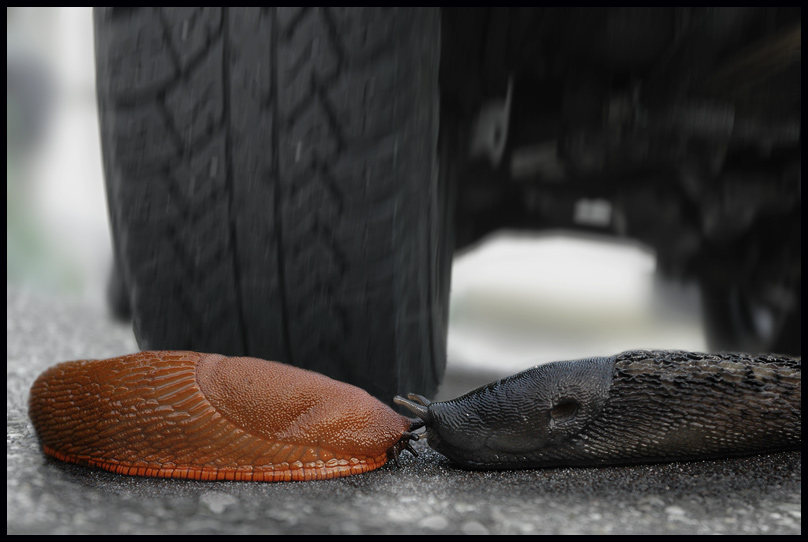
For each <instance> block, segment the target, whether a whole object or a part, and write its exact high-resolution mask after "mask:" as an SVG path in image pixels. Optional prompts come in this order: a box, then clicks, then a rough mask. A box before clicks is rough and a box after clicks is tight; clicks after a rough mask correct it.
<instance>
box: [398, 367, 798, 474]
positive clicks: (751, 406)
mask: <svg viewBox="0 0 808 542" xmlns="http://www.w3.org/2000/svg"><path fill="white" fill-rule="evenodd" d="M800 364H801V361H800V360H799V359H793V358H788V357H785V356H775V355H759V356H752V355H749V354H702V353H696V352H678V351H631V352H625V353H623V354H620V355H617V356H613V357H611V358H591V359H584V360H577V361H565V362H556V363H551V364H547V365H541V366H537V367H534V368H532V369H528V370H526V371H523V372H521V373H518V374H516V375H513V376H510V377H508V378H503V379H501V380H498V381H496V382H492V383H491V384H488V385H486V386H482V387H480V388H478V389H476V390H474V391H472V392H469V393H467V394H466V395H464V396H462V397H458V398H457V399H453V400H451V401H445V402H432V403H430V402H429V401H427V400H420V399H417V398H416V397H417V396H414V395H412V394H411V395H409V397H410V400H407V399H403V398H401V397H396V399H395V402H396V403H398V404H400V405H403V406H405V407H406V408H408V409H409V410H411V411H412V412H413V413H414V414H415V415H417V416H418V418H420V419H422V420H423V421H424V424H425V425H426V427H427V432H426V435H427V441H428V443H429V445H430V447H432V448H433V449H435V450H436V451H438V452H440V453H442V454H444V455H446V456H447V457H449V458H450V459H451V460H453V461H454V462H456V463H458V464H459V465H461V466H463V467H467V468H479V469H498V468H533V467H551V466H568V465H581V466H595V465H614V464H624V463H641V462H659V461H676V460H689V459H707V458H718V457H728V456H738V455H749V454H755V453H765V452H773V451H781V450H791V449H800V446H801V378H800Z"/></svg>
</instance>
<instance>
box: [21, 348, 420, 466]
mask: <svg viewBox="0 0 808 542" xmlns="http://www.w3.org/2000/svg"><path fill="white" fill-rule="evenodd" d="M29 413H30V417H31V420H32V422H33V424H34V428H35V429H36V431H37V433H38V434H39V437H40V439H41V441H42V445H43V448H44V451H45V453H47V454H49V455H52V456H54V457H56V458H58V459H61V460H63V461H69V462H72V463H78V464H82V465H88V466H92V467H100V468H103V469H106V470H109V471H113V472H117V473H122V474H130V475H138V476H158V477H171V478H192V479H197V480H254V481H266V482H271V481H288V480H314V479H325V478H336V477H340V476H348V475H351V474H358V473H362V472H367V471H371V470H373V469H376V468H378V467H380V466H382V465H384V464H385V463H386V462H387V461H388V458H390V457H392V456H394V454H396V453H397V452H398V451H399V450H401V449H403V448H408V442H409V433H408V430H409V429H410V425H411V420H409V419H408V418H406V417H404V416H401V415H399V414H397V413H395V412H394V411H393V410H392V409H390V408H389V407H387V406H386V405H384V404H382V403H381V402H380V401H378V400H376V399H375V398H373V397H371V396H370V395H369V394H368V393H366V392H365V391H364V390H361V389H359V388H357V387H354V386H351V385H348V384H344V383H342V382H337V381H335V380H332V379H330V378H327V377H325V376H323V375H320V374H318V373H314V372H311V371H306V370H303V369H298V368H295V367H291V366H289V365H285V364H282V363H276V362H271V361H265V360H261V359H256V358H229V357H225V356H221V355H215V354H200V353H196V352H171V351H165V352H140V353H137V354H132V355H128V356H122V357H118V358H112V359H107V360H94V361H73V362H67V363H62V364H59V365H57V366H55V367H52V368H51V369H49V370H47V371H46V372H44V373H43V374H42V375H40V377H39V378H38V379H37V380H36V382H35V383H34V385H33V387H32V388H31V397H30V402H29Z"/></svg>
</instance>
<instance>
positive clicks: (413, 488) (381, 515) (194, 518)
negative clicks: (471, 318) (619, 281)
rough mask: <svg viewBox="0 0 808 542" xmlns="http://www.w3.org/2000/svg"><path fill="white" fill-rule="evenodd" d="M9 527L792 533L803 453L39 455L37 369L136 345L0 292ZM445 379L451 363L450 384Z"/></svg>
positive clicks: (99, 316) (121, 331)
mask: <svg viewBox="0 0 808 542" xmlns="http://www.w3.org/2000/svg"><path fill="white" fill-rule="evenodd" d="M7 339H8V343H7V366H6V378H7V380H6V382H7V383H6V385H7V388H6V389H7V403H6V407H7V441H6V442H7V469H8V470H7V508H6V510H7V533H8V534H34V533H63V534H78V533H82V534H112V533H148V534H169V533H177V534H180V533H222V534H224V533H240V534H241V533H243V534H258V533H266V534H276V533H277V534H317V533H325V534H373V533H382V534H384V533H389V534H409V533H412V534H430V533H431V534H484V533H491V534H800V533H801V530H802V528H801V504H802V498H801V479H802V474H801V472H802V469H801V465H802V458H801V453H800V452H788V453H778V454H770V455H762V456H755V457H748V458H740V459H728V460H720V461H696V462H687V463H668V464H655V465H639V466H629V467H612V468H597V469H596V468H574V469H573V468H561V469H542V470H523V471H499V472H472V471H464V470H460V469H458V468H456V467H454V466H452V464H451V463H450V462H449V461H448V460H447V459H445V458H444V457H442V456H440V455H439V454H437V453H435V452H433V451H432V450H431V449H429V448H428V447H427V446H426V443H425V442H423V441H421V442H417V443H415V448H416V450H417V451H418V452H419V454H420V455H419V457H417V458H415V457H412V456H410V455H409V454H406V453H405V454H404V456H403V458H402V460H401V467H400V468H398V467H396V466H395V465H394V464H392V463H391V464H388V465H386V466H384V467H382V468H381V469H379V470H377V471H374V472H371V473H367V474H364V475H359V476H351V477H348V478H341V479H336V480H327V481H322V482H298V483H277V484H262V483H244V482H195V481H184V480H163V479H152V478H136V477H128V476H119V475H115V474H112V473H109V472H105V471H100V470H93V469H88V468H84V467H79V466H75V465H69V464H65V463H62V462H59V461H56V460H53V459H50V458H47V457H45V456H44V455H43V454H42V452H41V450H40V446H39V442H38V440H37V437H36V434H35V433H34V431H33V427H32V426H31V422H30V420H29V419H28V414H27V402H28V389H29V387H30V386H31V384H32V382H33V381H34V379H35V378H36V376H37V375H38V374H39V373H40V372H42V371H43V370H44V369H46V368H47V367H49V366H51V365H53V364H55V363H57V362H60V361H65V360H70V359H81V358H84V359H91V358H106V357H112V356H117V355H121V354H125V353H129V352H133V351H135V350H136V349H137V345H136V343H135V340H134V337H133V336H132V333H131V330H130V329H129V327H128V326H126V325H123V324H117V323H115V322H112V321H111V320H110V319H109V318H108V317H107V316H106V315H105V314H103V313H99V312H97V311H94V310H90V309H89V308H88V307H86V306H82V305H79V304H71V303H68V302H60V301H54V300H53V299H49V298H44V297H40V296H38V295H35V294H30V293H26V292H23V291H20V290H17V289H15V288H14V287H12V286H9V287H8V289H7ZM452 378H455V376H454V373H453V372H451V371H450V372H449V373H448V374H447V379H452Z"/></svg>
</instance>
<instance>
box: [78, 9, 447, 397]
mask: <svg viewBox="0 0 808 542" xmlns="http://www.w3.org/2000/svg"><path fill="white" fill-rule="evenodd" d="M94 17H95V31H96V64H97V66H96V67H97V85H98V102H99V113H100V125H101V138H102V147H103V155H104V166H105V173H106V183H107V197H108V202H109V212H110V218H111V227H112V232H113V238H114V241H115V251H116V255H117V258H118V261H119V262H120V265H121V271H122V273H123V282H124V283H125V284H126V285H127V289H128V293H129V301H130V302H131V307H132V315H133V325H134V329H135V334H136V336H137V338H138V342H139V345H140V347H141V348H143V349H189V350H196V351H202V352H215V353H220V354H225V355H239V356H241V355H250V356H256V357H261V358H266V359H274V360H279V361H284V362H287V363H291V364H293V365H297V366H300V367H305V368H307V369H312V370H315V371H319V372H322V373H324V374H326V375H328V376H330V377H332V378H335V379H338V380H341V381H344V382H349V383H352V384H355V385H358V386H360V387H362V388H365V389H366V390H368V391H369V392H370V393H371V394H373V395H375V396H377V397H379V398H380V399H381V400H383V401H384V402H386V403H390V402H391V399H392V397H393V395H395V394H400V393H404V392H410V391H412V390H419V391H420V392H423V393H426V394H427V395H429V394H431V393H432V392H433V391H434V390H435V388H436V387H437V384H438V383H439V382H440V379H441V377H442V375H443V371H444V367H445V339H446V308H447V307H448V281H447V277H448V273H449V272H450V271H449V269H448V267H450V265H449V266H447V265H446V264H445V263H443V264H442V263H441V262H442V261H443V262H445V260H446V258H445V257H441V255H440V254H439V252H440V251H443V250H446V247H445V246H444V245H445V243H441V242H440V238H441V231H440V230H441V228H442V227H443V224H444V221H443V220H442V219H441V217H440V216H439V215H440V213H441V212H442V211H441V209H442V208H443V205H442V204H441V202H440V201H439V200H440V198H441V197H443V196H442V194H443V192H444V191H440V190H439V189H438V176H437V162H436V153H437V150H436V147H437V138H438V113H439V112H438V109H439V103H438V64H439V59H440V15H439V13H438V11H437V10H433V9H401V10H396V9H351V10H347V9H330V8H324V9H319V8H303V9H286V8H263V9H258V8H254V9H237V8H225V9H202V8H181V9H168V8H162V9H145V8H142V9H140V8H112V9H97V10H96V11H95V15H94Z"/></svg>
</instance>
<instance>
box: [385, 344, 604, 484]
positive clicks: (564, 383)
mask: <svg viewBox="0 0 808 542" xmlns="http://www.w3.org/2000/svg"><path fill="white" fill-rule="evenodd" d="M612 368H613V359H612V358H591V359H584V360H577V361H562V362H556V363H549V364H546V365H539V366H537V367H533V368H531V369H528V370H526V371H522V372H521V373H517V374H515V375H513V376H509V377H507V378H503V379H500V380H497V381H496V382H492V383H490V384H488V385H485V386H482V387H480V388H478V389H476V390H474V391H471V392H469V393H467V394H466V395H463V396H461V397H458V398H456V399H452V400H450V401H444V402H429V401H428V400H426V399H425V398H423V397H421V396H418V395H414V394H411V395H409V400H408V399H404V398H402V397H396V398H395V399H394V401H395V402H396V403H398V404H400V405H403V406H405V407H407V408H408V409H410V410H411V411H412V412H413V413H414V414H415V415H416V416H418V418H420V419H421V420H423V422H424V425H425V426H426V428H427V431H426V436H427V439H428V442H429V445H430V447H432V448H433V449H434V450H436V451H437V452H440V453H442V454H443V455H445V456H447V457H448V458H449V459H451V460H452V461H454V462H456V463H458V464H460V465H461V466H465V467H469V468H520V467H536V466H551V465H553V464H554V463H556V462H557V463H560V462H561V461H560V460H561V459H563V458H566V459H567V460H568V459H569V458H570V457H571V456H572V457H574V456H575V455H576V453H577V452H580V450H576V448H578V447H580V446H581V445H582V443H581V442H580V441H579V440H577V439H576V438H575V437H576V436H577V435H579V433H580V432H581V431H582V430H583V429H584V428H585V427H586V426H587V425H588V424H589V423H590V422H591V421H592V420H593V419H595V418H596V417H597V416H598V415H599V413H600V412H601V409H602V408H603V405H604V404H605V403H606V400H607V399H608V397H609V389H610V387H611V383H612Z"/></svg>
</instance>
